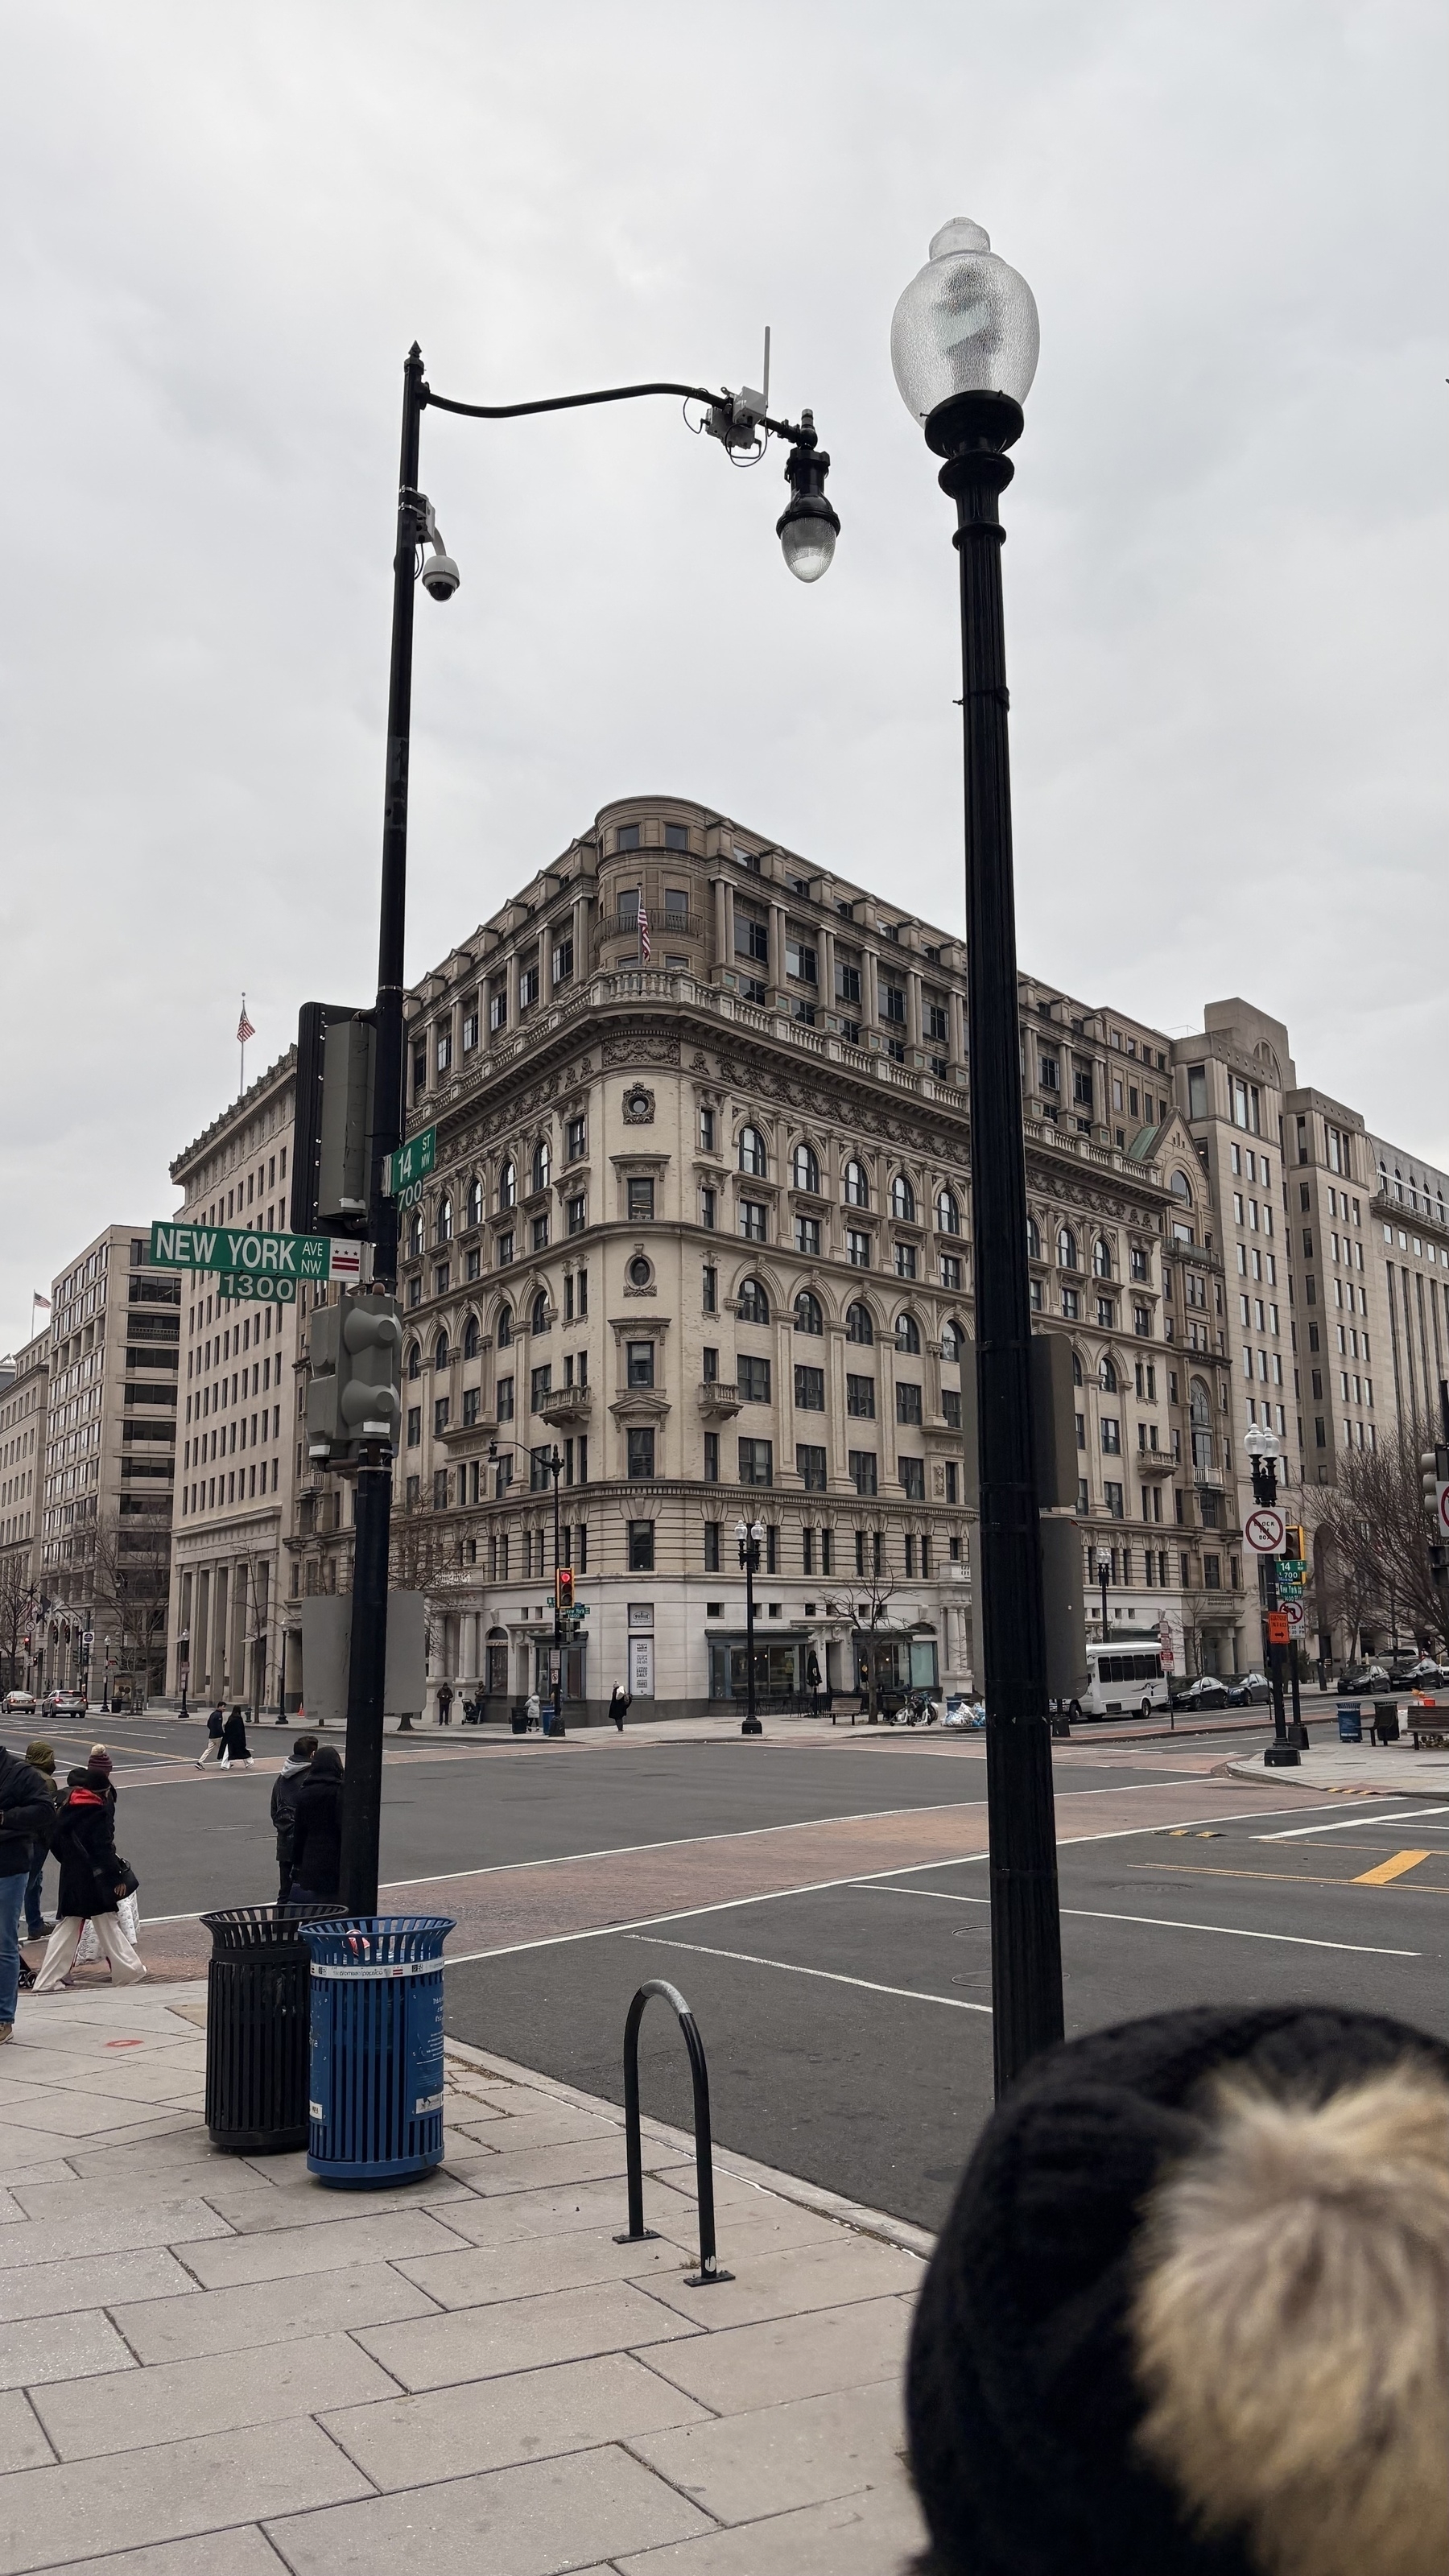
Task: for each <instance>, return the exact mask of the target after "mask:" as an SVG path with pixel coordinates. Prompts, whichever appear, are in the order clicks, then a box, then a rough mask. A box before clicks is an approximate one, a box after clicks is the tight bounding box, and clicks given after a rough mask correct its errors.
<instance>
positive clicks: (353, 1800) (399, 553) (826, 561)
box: [341, 337, 840, 1914]
mask: <svg viewBox="0 0 1449 2576" xmlns="http://www.w3.org/2000/svg"><path fill="white" fill-rule="evenodd" d="M765 356H766V364H765V384H764V389H763V391H762V392H759V393H756V392H754V391H753V390H752V389H750V388H744V389H742V390H741V391H740V392H739V393H738V394H732V393H731V392H730V391H729V389H728V388H727V387H726V388H724V389H723V390H722V391H721V392H719V393H714V392H712V391H710V390H709V389H708V388H707V387H703V386H700V385H684V384H668V383H658V384H644V385H611V386H607V387H604V388H602V389H600V390H599V391H597V392H594V393H583V394H557V395H553V396H550V397H549V398H548V399H547V400H545V401H543V402H526V403H462V402H452V401H450V400H448V399H446V398H445V397H444V396H443V395H442V394H435V393H434V392H433V390H432V388H431V386H430V385H429V384H428V383H427V381H426V379H425V377H424V374H423V354H422V351H421V349H420V348H419V347H418V344H417V342H416V341H414V342H413V345H412V347H411V349H410V350H409V351H408V354H407V358H406V361H405V362H404V366H403V407H402V444H401V454H400V465H399V476H398V501H397V543H396V547H395V551H394V554H393V594H392V656H391V663H390V667H389V677H388V700H387V762H386V776H385V785H384V790H383V831H382V895H381V908H380V923H379V932H378V965H377V1010H376V1028H375V1035H374V1056H373V1067H374V1070H373V1096H372V1175H371V1186H370V1191H369V1201H370V1223H369V1234H370V1239H371V1242H372V1247H373V1259H372V1277H373V1285H374V1287H376V1288H379V1289H383V1290H385V1291H386V1292H387V1293H388V1294H389V1295H394V1294H395V1293H396V1289H397V1268H398V1257H397V1243H398V1225H397V1217H398V1210H397V1201H396V1199H395V1198H393V1197H391V1196H389V1195H388V1193H387V1191H386V1190H385V1188H384V1180H385V1177H386V1172H387V1166H388V1161H389V1158H390V1156H391V1155H392V1154H393V1153H394V1152H395V1150H396V1148H397V1147H398V1145H400V1144H401V1142H402V1136H403V1124H404V1110H403V942H404V930H405V925H406V912H407V833H408V764H409V759H410V755H411V742H412V683H413V590H414V584H415V583H416V581H417V580H418V579H419V578H421V580H422V584H423V588H424V589H425V590H426V591H427V592H428V594H429V596H430V597H431V598H433V599H438V600H447V599H451V598H453V596H454V595H455V593H456V592H457V590H458V587H459V581H460V575H459V571H458V567H457V564H456V563H455V562H454V561H453V558H452V556H451V555H449V554H448V553H447V552H446V550H445V548H444V545H443V540H442V536H441V533H440V531H439V528H438V524H437V519H436V516H435V514H434V511H433V505H432V503H431V502H430V500H429V499H428V496H427V494H426V493H425V492H422V491H420V490H419V488H418V467H419V458H420V446H421V431H422V418H423V413H424V411H425V410H426V409H428V408H429V406H431V407H432V408H433V409H434V410H436V411H446V412H455V413H458V414H460V415H461V416H462V417H463V418H465V419H468V420H521V419H525V418H530V417H532V416H534V415H536V414H538V413H542V412H555V411H579V410H586V409H589V408H591V407H592V406H594V405H596V404H599V403H616V402H636V401H639V400H642V399H645V398H647V397H651V396H653V395H656V394H673V395H676V396H678V397H679V398H680V399H681V400H682V401H683V402H685V403H690V402H698V403H702V404H703V405H704V407H705V418H704V422H703V427H704V428H705V430H706V431H707V432H708V434H709V435H710V436H711V437H712V438H715V439H717V440H718V441H719V443H720V444H721V446H722V447H723V448H724V449H725V451H726V453H727V454H728V455H730V456H731V457H735V456H740V457H742V458H747V457H752V456H758V455H763V453H764V450H765V447H766V446H767V444H768V442H769V440H770V439H771V438H772V437H774V438H778V439H780V440H782V441H783V443H784V444H785V446H786V447H787V448H788V450H789V457H788V461H787V464H786V468H785V479H786V481H787V482H788V484H789V486H790V498H789V500H788V502H787V503H786V506H785V509H784V511H783V512H782V513H781V516H780V518H779V519H778V520H777V522H776V527H775V533H776V535H777V536H778V538H779V540H780V548H781V552H782V553H783V555H784V558H785V561H786V563H787V564H788V566H789V568H790V570H791V572H792V573H794V574H795V576H796V578H797V580H800V581H805V582H812V581H818V580H819V578H820V576H821V574H822V573H823V572H825V571H827V570H828V568H829V565H830V561H831V557H832V556H833V554H834V551H835V540H836V538H837V536H838V535H839V533H840V521H839V519H838V518H837V516H836V514H835V511H834V510H833V509H832V507H831V505H830V503H829V501H828V500H827V499H826V497H825V481H826V477H827V475H828V473H829V471H830V459H829V457H828V456H827V455H826V453H825V451H824V450H823V448H822V447H821V446H820V443H819V439H818V437H817V435H816V430H815V421H814V415H813V414H812V413H811V412H808V411H804V412H802V413H801V415H800V419H799V421H798V423H792V422H790V421H785V420H776V419H774V418H772V417H771V415H770V412H769V408H768V404H769V390H770V386H769V341H768V337H767V339H766V344H765ZM429 547H431V548H432V552H431V554H430V553H429V552H428V549H429ZM420 555H421V557H422V561H421V563H420V562H419V556H420ZM354 1513H355V1519H356V1540H355V1544H354V1552H353V1574H352V1654H351V1663H350V1667H349V1671H348V1683H347V1779H346V1790H345V1794H344V1798H343V1808H342V1865H341V1894H342V1901H343V1903H344V1904H345V1905H346V1906H348V1908H349V1909H350V1910H351V1911H352V1912H353V1913H357V1914H371V1913H374V1912H375V1911H376V1907H377V1870H378V1839H379V1832H380V1827H381V1820H382V1727H383V1676H384V1671H385V1667H386V1659H387V1567H388V1542H389V1529H390V1523H391V1516H392V1453H391V1450H390V1448H389V1446H388V1444H387V1443H386V1442H385V1441H373V1442H369V1443H367V1444H366V1445H365V1447H364V1448H363V1451H362V1453H361V1458H360V1463H359V1466H358V1471H357V1486H356V1496H355V1502H354ZM556 1588H557V1587H555V1589H556Z"/></svg>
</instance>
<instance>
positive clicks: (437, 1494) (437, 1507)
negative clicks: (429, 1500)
mask: <svg viewBox="0 0 1449 2576" xmlns="http://www.w3.org/2000/svg"><path fill="white" fill-rule="evenodd" d="M447 1508H448V1470H447V1468H446V1467H438V1468H435V1469H434V1472H433V1509H434V1511H435V1512H445V1511H446V1510H447Z"/></svg>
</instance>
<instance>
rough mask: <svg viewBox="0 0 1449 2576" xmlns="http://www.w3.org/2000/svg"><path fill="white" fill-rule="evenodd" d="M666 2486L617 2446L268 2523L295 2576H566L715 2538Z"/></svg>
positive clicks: (700, 2517)
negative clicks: (416, 2573) (414, 2571)
mask: <svg viewBox="0 0 1449 2576" xmlns="http://www.w3.org/2000/svg"><path fill="white" fill-rule="evenodd" d="M710 2528H711V2526H710V2524H709V2522H708V2521H707V2519H706V2517H705V2515H703V2514H702V2513H700V2512H699V2511H698V2509H697V2507H696V2506H694V2505H692V2504H687V2503H686V2502H685V2500H684V2498H683V2497H682V2496H679V2495H676V2494H675V2492H674V2489H673V2488H672V2487H670V2486H666V2484H665V2483H664V2480H663V2479H662V2478H657V2477H655V2476H654V2475H653V2473H652V2472H651V2471H650V2470H648V2469H646V2468H644V2467H643V2466H642V2465H641V2464H640V2462H639V2461H637V2460H633V2459H630V2458H628V2456H627V2455H626V2454H625V2453H624V2452H622V2451H620V2450H615V2449H609V2448H605V2449H600V2450H588V2451H582V2452H575V2453H573V2454H572V2455H571V2456H570V2457H568V2458H566V2459H560V2460H539V2461H534V2462H531V2463H530V2464H529V2465H528V2466H527V2467H525V2468H511V2469H496V2470H493V2471H492V2472H490V2473H488V2474H486V2475H484V2476H481V2477H471V2478H455V2479H453V2480H451V2481H450V2483H449V2484H447V2485H446V2486H428V2487H415V2488H411V2489H408V2490H405V2491H404V2492H403V2493H402V2494H400V2495H392V2496H382V2497H379V2498H378V2500H377V2501H376V2502H375V2503H373V2504H366V2505H350V2506H344V2507H342V2508H341V2509H340V2510H338V2511H336V2512H332V2513H315V2514H309V2515H307V2516H306V2517H305V2518H303V2519H294V2520H290V2521H285V2522H274V2523H269V2524H268V2530H269V2533H270V2536H271V2538H272V2539H273V2540H274V2541H275V2542H276V2545H277V2547H278V2549H279V2550H280V2551H281V2554H282V2556H283V2558H284V2559H285V2561H286V2563H287V2565H288V2566H289V2567H290V2568H292V2569H293V2570H294V2571H295V2576H397V2571H398V2570H399V2568H401V2567H417V2568H423V2569H426V2571H427V2576H480V2571H482V2570H486V2571H487V2576H557V2571H559V2570H562V2569H569V2570H571V2571H572V2570H574V2569H577V2568H578V2567H579V2566H580V2565H581V2564H583V2563H585V2562H586V2560H587V2556H588V2553H589V2551H590V2550H592V2551H593V2552H594V2553H595V2557H596V2559H597V2558H599V2557H602V2558H604V2559H609V2558H617V2557H620V2556H622V2555H624V2554H625V2553H627V2552H632V2551H638V2550H642V2549H648V2548H651V2547H657V2546H658V2545H659V2544H660V2543H661V2542H665V2541H675V2540H685V2539H689V2538H692V2537H693V2536H695V2535H696V2534H699V2533H707V2532H708V2531H709V2530H710Z"/></svg>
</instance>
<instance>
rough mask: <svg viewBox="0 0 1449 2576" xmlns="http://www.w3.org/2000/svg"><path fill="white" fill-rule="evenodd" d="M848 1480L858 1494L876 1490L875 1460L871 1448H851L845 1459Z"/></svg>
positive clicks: (870, 1492) (871, 1492)
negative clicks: (848, 1475)
mask: <svg viewBox="0 0 1449 2576" xmlns="http://www.w3.org/2000/svg"><path fill="white" fill-rule="evenodd" d="M846 1465H847V1468H848V1470H849V1474H850V1481H851V1483H852V1484H853V1485H854V1487H855V1490H856V1492H857V1493H858V1494H873V1493H874V1492H875V1490H876V1461H875V1451H874V1450H873V1449H852V1450H851V1451H850V1453H849V1456H848V1458H847V1460H846Z"/></svg>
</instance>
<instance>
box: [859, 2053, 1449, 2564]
mask: <svg viewBox="0 0 1449 2576" xmlns="http://www.w3.org/2000/svg"><path fill="white" fill-rule="evenodd" d="M1406 2058H1408V2059H1410V2060H1411V2061H1417V2062H1418V2063H1419V2064H1420V2065H1424V2064H1425V2063H1426V2062H1427V2064H1428V2065H1429V2066H1430V2067H1431V2068H1433V2069H1434V2070H1436V2071H1437V2072H1438V2073H1439V2074H1440V2075H1441V2076H1442V2075H1443V2074H1444V2073H1446V2072H1449V2049H1446V2048H1445V2047H1444V2046H1443V2044H1442V2043H1441V2042H1440V2041H1438V2040H1434V2039H1429V2038H1426V2037H1425V2036H1424V2035H1423V2034H1422V2033H1421V2032H1418V2031H1414V2030H1410V2029H1409V2028H1407V2027H1406V2026H1405V2025H1404V2024H1402V2023H1399V2022H1394V2021H1390V2020H1388V2019H1386V2018H1381V2017H1380V2016H1378V2015H1376V2014H1370V2013H1354V2012H1337V2011H1333V2010H1327V2009H1325V2010H1319V2009H1316V2008H1314V2009H1304V2008H1301V2007H1280V2008H1264V2009H1261V2010H1256V2011H1241V2010H1221V2011H1219V2010H1211V2009H1200V2010H1195V2011H1191V2012H1174V2013H1160V2014H1155V2015H1154V2016H1153V2017H1152V2018H1151V2019H1149V2020H1145V2021H1137V2022H1129V2023H1125V2024H1123V2025H1121V2026H1119V2027H1118V2028H1116V2029H1114V2030H1106V2031H1097V2032H1094V2033H1093V2034H1092V2035H1091V2036H1090V2037H1089V2038H1086V2039H1079V2040H1073V2041H1071V2042H1069V2043H1067V2044H1066V2045H1065V2046H1063V2047H1061V2048H1057V2049H1053V2050H1052V2051H1050V2052H1049V2053H1048V2054H1047V2055H1046V2056H1044V2057H1043V2058H1042V2059H1041V2060H1040V2061H1039V2063H1037V2064H1036V2065H1034V2066H1033V2067H1031V2068H1030V2069H1029V2070H1028V2072H1027V2073H1026V2074H1025V2075H1024V2076H1023V2077H1022V2078H1021V2079H1020V2081H1019V2082H1018V2083H1017V2084H1016V2085H1015V2086H1014V2087H1013V2089H1012V2091H1011V2093H1010V2094H1009V2095H1008V2096H1007V2098H1006V2100H1005V2101H1004V2102H1003V2103H1002V2104H1001V2105H1000V2107H999V2109H998V2110H997V2111H996V2113H995V2114H994V2116H993V2118H992V2119H991V2120H990V2122H989V2123H988V2125H987V2127H986V2130H985V2132H984V2133H983V2135H982V2137H981V2140H980V2142H979V2144H978V2146H977V2149H976V2152H975V2154H974V2155H973V2157H972V2159H971V2162H970V2164H969V2166H968V2167H967V2170H966V2173H965V2175H964V2177H963V2179H962V2182H961V2187H960V2189H959V2191H958V2193H957V2195H956V2200H955V2204H954V2206H953V2208H952V2211H951V2214H950V2217H949V2218H948V2220H947V2222H946V2226H945V2228H944V2230H943V2231H942V2234H941V2238H940V2242H939V2244H938V2246H937V2249H936V2252H935V2254H934V2256H933V2257H932V2260H931V2264H930V2267H929V2269H928V2271H927V2274H926V2279H925V2282H924V2284H923V2286H922V2290H921V2296H920V2300H919V2303H918V2305H917V2309H916V2317H915V2324H914V2328H913V2331H912V2337H911V2350H910V2360H909V2365H908V2373H907V2413H908V2418H909V2425H910V2446H911V2462H912V2467H913V2470H914V2474H915V2480H916V2486H917V2490H918V2493H919V2495H920V2499H921V2505H922V2509H923V2511H924V2513H925V2516H926V2520H927V2522H928V2524H929V2526H930V2531H931V2537H932V2541H933V2544H934V2550H935V2557H934V2560H933V2561H932V2564H933V2566H935V2567H936V2568H938V2569H939V2570H940V2571H941V2576H968V2571H969V2576H1064V2571H1066V2570H1068V2569H1070V2571H1071V2576H1256V2568H1257V2562H1256V2561H1255V2560H1254V2559H1253V2558H1252V2557H1251V2556H1250V2555H1249V2553H1248V2551H1247V2548H1246V2546H1245V2544H1244V2543H1242V2542H1241V2541H1239V2540H1236V2539H1234V2538H1232V2537H1231V2536H1230V2537H1227V2538H1224V2539H1206V2538H1200V2537H1198V2536H1196V2535H1195V2534H1194V2532H1193V2531H1192V2530H1191V2529H1190V2528H1189V2527H1188V2524H1187V2521H1186V2518H1185V2516H1184V2515H1183V2513H1182V2510H1181V2508H1180V2506H1179V2503H1178V2501H1177V2499H1176V2498H1175V2497H1174V2495H1173V2493H1172V2492H1171V2490H1170V2489H1169V2487H1168V2486H1167V2485H1166V2484H1165V2483H1164V2482H1163V2481H1162V2480H1161V2479H1159V2478H1158V2477H1157V2476H1156V2475H1154V2473H1153V2471H1152V2470H1151V2469H1150V2468H1149V2467H1148V2466H1147V2465H1146V2464H1145V2463H1144V2462H1143V2461H1142V2460H1141V2459H1140V2458H1139V2457H1138V2456H1137V2455H1136V2453H1135V2452H1134V2449H1133V2435H1134V2433H1135V2431H1136V2429H1137V2426H1138V2424H1139V2423H1140V2421H1141V2419H1142V2416H1143V2414H1144V2412H1145V2403H1146V2401H1145V2399H1144V2397H1143V2395H1142V2394H1141V2392H1140V2391H1139V2389H1138V2387H1137V2385H1136V2383H1135V2380H1134V2377H1133V2367H1132V2364H1133V2354H1132V2348H1131V2342H1130V2336H1129V2311H1130V2304H1131V2297H1132V2290H1133V2282H1134V2273H1133V2251H1134V2237H1135V2235H1136V2231H1137V2225H1138V2219H1139V2215H1140V2212H1141V2207H1142V2203H1143V2200H1144V2198H1145V2196H1146V2194H1147V2193H1148V2192H1149V2190H1150V2189H1151V2188H1152V2186H1153V2184H1154V2182H1156V2181H1157V2179H1158V2178H1159V2176H1160V2174H1161V2172H1162V2170H1163V2168H1164V2166H1165V2164H1166V2163H1167V2162H1168V2161H1169V2160H1170V2159H1173V2158H1176V2157H1178V2156H1181V2155H1184V2154H1186V2153H1188V2152H1190V2151H1191V2150H1192V2149H1193V2148H1195V2147H1197V2146H1199V2145H1200V2144H1201V2142H1202V2139H1203V2137H1204V2133H1205V2125H1206V2124H1205V2119H1204V2112H1203V2096H1204V2093H1205V2090H1206V2088H1207V2087H1208V2084H1209V2081H1210V2079H1211V2078H1212V2077H1213V2076H1214V2075H1216V2074H1218V2073H1220V2072H1222V2071H1223V2070H1225V2069H1226V2068H1227V2067H1229V2066H1231V2067H1232V2068H1233V2069H1234V2071H1235V2072H1239V2071H1241V2072H1242V2073H1243V2074H1245V2075H1246V2076H1248V2077H1249V2078H1252V2079H1256V2080H1257V2081H1258V2082H1259V2083H1261V2084H1262V2085H1263V2086H1265V2087H1266V2088H1268V2089H1269V2090H1271V2091H1273V2092H1281V2093H1291V2094H1294V2095H1296V2096H1299V2097H1301V2096H1303V2095H1304V2094H1309V2095H1311V2096H1313V2097H1315V2098H1319V2099H1322V2098H1326V2097H1327V2096H1328V2095H1330V2094H1332V2093H1334V2092H1336V2091H1337V2090H1338V2089H1339V2088H1340V2087H1341V2086H1343V2085H1345V2084H1352V2083H1355V2082H1358V2081H1360V2080H1362V2079H1363V2078H1364V2077H1367V2076H1370V2075H1374V2074H1378V2073H1381V2072H1384V2071H1386V2070H1387V2069H1389V2068H1390V2067H1395V2066H1399V2065H1402V2064H1403V2062H1404V2060H1405V2059H1406Z"/></svg>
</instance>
